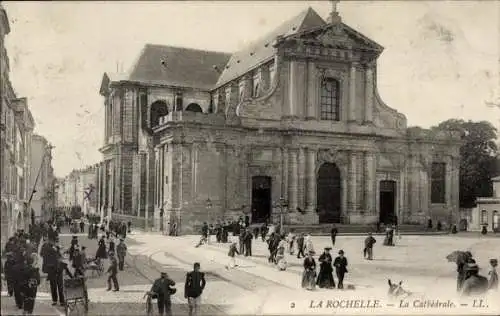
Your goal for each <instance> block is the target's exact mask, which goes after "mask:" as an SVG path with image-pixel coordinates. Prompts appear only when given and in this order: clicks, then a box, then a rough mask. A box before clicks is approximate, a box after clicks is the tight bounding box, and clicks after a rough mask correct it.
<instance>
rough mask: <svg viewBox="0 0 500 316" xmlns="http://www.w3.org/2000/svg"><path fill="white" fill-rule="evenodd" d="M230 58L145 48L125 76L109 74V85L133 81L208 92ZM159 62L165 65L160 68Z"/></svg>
mask: <svg viewBox="0 0 500 316" xmlns="http://www.w3.org/2000/svg"><path fill="white" fill-rule="evenodd" d="M230 56H231V55H230V54H228V53H222V52H211V51H205V50H198V49H192V48H184V47H173V46H164V45H153V44H146V46H145V47H144V48H143V50H142V51H141V53H140V55H139V58H138V59H137V61H136V62H135V64H134V65H133V67H132V69H131V70H130V71H129V72H128V73H127V74H109V75H110V79H111V80H112V81H121V80H126V81H133V82H141V83H145V84H161V85H171V86H178V87H191V88H198V89H203V90H210V89H212V88H213V87H214V85H215V83H216V82H217V79H218V77H219V73H218V72H217V71H215V69H214V68H213V67H214V65H215V66H217V67H218V68H219V69H222V68H223V67H224V66H225V65H226V63H227V61H228V60H229V57H230ZM162 60H164V61H166V64H165V65H162Z"/></svg>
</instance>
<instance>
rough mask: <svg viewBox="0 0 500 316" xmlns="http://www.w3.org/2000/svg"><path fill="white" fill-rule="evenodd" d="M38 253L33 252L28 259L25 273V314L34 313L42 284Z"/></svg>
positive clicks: (23, 286) (23, 287)
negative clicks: (37, 294) (37, 295)
mask: <svg viewBox="0 0 500 316" xmlns="http://www.w3.org/2000/svg"><path fill="white" fill-rule="evenodd" d="M37 259H38V257H37V254H31V255H30V256H29V257H28V260H27V267H26V269H25V271H24V275H23V277H22V278H23V285H22V289H23V290H22V291H23V294H24V302H23V308H24V314H25V315H32V314H33V309H34V307H35V299H36V293H37V290H38V286H39V285H40V271H39V269H38V268H37V264H36V263H37Z"/></svg>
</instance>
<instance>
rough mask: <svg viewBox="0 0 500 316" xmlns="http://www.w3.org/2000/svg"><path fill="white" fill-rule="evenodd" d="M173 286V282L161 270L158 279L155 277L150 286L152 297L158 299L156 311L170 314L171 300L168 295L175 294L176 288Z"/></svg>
mask: <svg viewBox="0 0 500 316" xmlns="http://www.w3.org/2000/svg"><path fill="white" fill-rule="evenodd" d="M172 286H175V282H174V281H173V280H171V279H170V278H169V277H168V275H167V273H166V272H162V273H161V275H160V278H159V279H156V280H155V281H154V283H153V286H152V287H151V291H150V292H153V295H154V297H156V299H157V301H158V313H159V314H160V315H163V313H164V312H165V314H167V316H168V315H170V316H171V315H172V300H171V299H170V296H171V295H173V294H175V292H176V289H175V288H171V287H172Z"/></svg>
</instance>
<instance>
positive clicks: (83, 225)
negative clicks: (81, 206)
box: [80, 219, 85, 233]
mask: <svg viewBox="0 0 500 316" xmlns="http://www.w3.org/2000/svg"><path fill="white" fill-rule="evenodd" d="M84 232H85V223H84V222H83V219H82V220H80V233H84Z"/></svg>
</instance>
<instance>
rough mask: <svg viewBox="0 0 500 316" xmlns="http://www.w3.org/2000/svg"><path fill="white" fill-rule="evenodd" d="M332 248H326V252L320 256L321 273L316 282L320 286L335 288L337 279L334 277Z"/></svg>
mask: <svg viewBox="0 0 500 316" xmlns="http://www.w3.org/2000/svg"><path fill="white" fill-rule="evenodd" d="M331 249H332V248H325V252H323V253H322V254H321V256H319V259H318V260H319V262H320V265H319V274H318V280H317V281H316V284H317V285H318V286H319V287H320V288H327V289H333V288H335V280H334V279H333V267H332V261H333V259H332V256H331V255H330V250H331Z"/></svg>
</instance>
